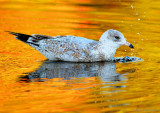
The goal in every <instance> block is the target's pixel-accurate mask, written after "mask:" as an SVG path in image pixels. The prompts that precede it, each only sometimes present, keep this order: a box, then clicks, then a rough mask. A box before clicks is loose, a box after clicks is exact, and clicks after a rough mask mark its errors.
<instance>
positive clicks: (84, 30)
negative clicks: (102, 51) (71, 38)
mask: <svg viewBox="0 0 160 113" xmlns="http://www.w3.org/2000/svg"><path fill="white" fill-rule="evenodd" d="M159 6H160V1H151V0H139V1H135V0H132V1H130V0H125V1H121V0H107V1H106V0H101V1H98V0H85V1H84V0H79V1H76V0H70V1H66V0H61V1H55V0H45V1H42V0H38V1H34V0H32V1H27V0H10V1H9V0H1V1H0V40H1V41H0V45H1V46H0V71H1V73H0V101H1V103H0V112H2V113H10V112H15V113H16V112H22V113H25V112H26V113H28V112H29V113H32V112H33V113H35V112H40V113H41V112H42V113H43V112H44V113H45V112H47V113H48V112H55V113H62V112H63V113H64V112H65V113H106V112H107V113H108V112H113V113H137V112H144V113H147V112H149V113H150V112H160V108H159V107H160V106H159V105H160V96H159V95H160V91H159V86H160V77H159V72H160V71H159V69H160V66H159V63H160V58H159V56H160V53H159V51H160V45H159V42H160V39H159V37H160V34H159V29H160V22H159V18H160V16H159V9H160V7H159ZM107 29H116V30H119V31H121V32H122V33H123V34H124V36H125V37H126V38H127V41H128V42H130V43H132V44H133V45H134V47H135V49H134V50H131V49H130V48H129V47H127V46H122V47H120V48H119V49H118V50H117V52H116V55H115V57H125V56H129V57H138V58H142V59H143V61H139V62H126V63H122V62H116V63H114V62H96V63H69V62H48V61H45V60H46V58H45V57H44V56H42V55H41V54H40V53H39V52H37V51H36V50H34V49H33V48H31V47H30V46H28V45H26V44H24V43H22V42H20V41H18V40H16V39H14V38H13V36H12V35H10V34H8V33H7V32H4V31H14V32H20V33H26V34H36V33H37V34H45V35H51V36H56V35H75V36H81V37H86V38H90V39H95V40H98V39H99V37H100V35H101V34H102V33H103V32H104V31H106V30H107Z"/></svg>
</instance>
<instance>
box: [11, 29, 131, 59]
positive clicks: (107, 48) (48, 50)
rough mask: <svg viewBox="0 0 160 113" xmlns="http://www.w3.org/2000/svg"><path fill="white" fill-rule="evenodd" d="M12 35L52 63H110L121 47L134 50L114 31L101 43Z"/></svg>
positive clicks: (105, 36)
mask: <svg viewBox="0 0 160 113" xmlns="http://www.w3.org/2000/svg"><path fill="white" fill-rule="evenodd" d="M10 34H13V35H16V36H17V37H16V38H17V39H19V40H21V41H23V42H25V43H27V44H29V45H30V46H32V47H33V48H35V49H36V50H38V51H39V52H40V53H42V54H43V55H44V56H45V57H46V58H47V59H49V60H52V61H59V60H61V61H71V62H96V61H110V60H111V59H112V58H113V57H114V55H115V52H116V49H117V48H118V47H119V46H121V45H127V46H129V47H131V48H133V45H132V44H130V43H128V42H127V41H126V40H125V38H124V36H123V34H122V33H120V32H119V31H117V30H112V29H111V30H108V31H106V32H104V33H103V35H102V36H101V38H100V40H99V41H95V40H90V39H86V38H83V37H76V36H69V35H67V36H55V37H51V36H46V35H38V34H34V35H25V34H21V33H14V32H10Z"/></svg>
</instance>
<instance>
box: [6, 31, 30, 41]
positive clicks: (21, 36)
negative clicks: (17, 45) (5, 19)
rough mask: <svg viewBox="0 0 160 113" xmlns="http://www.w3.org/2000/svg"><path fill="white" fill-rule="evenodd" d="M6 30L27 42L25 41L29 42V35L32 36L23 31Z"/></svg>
mask: <svg viewBox="0 0 160 113" xmlns="http://www.w3.org/2000/svg"><path fill="white" fill-rule="evenodd" d="M6 32H9V33H10V34H12V35H15V36H16V39H18V40H20V41H22V42H25V43H27V41H28V39H29V37H32V36H31V35H26V34H22V33H15V32H11V31H6Z"/></svg>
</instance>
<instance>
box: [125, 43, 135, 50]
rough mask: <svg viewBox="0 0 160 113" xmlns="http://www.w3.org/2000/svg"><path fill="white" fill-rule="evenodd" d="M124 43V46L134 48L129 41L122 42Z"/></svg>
mask: <svg viewBox="0 0 160 113" xmlns="http://www.w3.org/2000/svg"><path fill="white" fill-rule="evenodd" d="M124 45H126V46H128V47H130V48H133V49H134V46H133V45H132V44H131V43H129V42H126V43H124Z"/></svg>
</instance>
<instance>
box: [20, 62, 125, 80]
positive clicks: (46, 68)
mask: <svg viewBox="0 0 160 113" xmlns="http://www.w3.org/2000/svg"><path fill="white" fill-rule="evenodd" d="M96 76H98V77H100V78H101V80H102V81H103V82H109V81H122V80H123V79H124V77H123V74H118V73H116V64H115V63H112V62H95V63H73V62H44V63H43V64H42V66H40V67H39V69H37V70H35V72H31V73H28V74H27V75H26V76H25V77H21V80H24V79H23V78H27V79H28V80H27V81H36V82H39V81H44V80H46V78H47V79H52V78H64V79H72V78H73V77H76V78H79V77H96Z"/></svg>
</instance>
